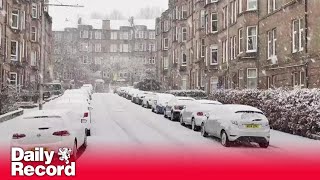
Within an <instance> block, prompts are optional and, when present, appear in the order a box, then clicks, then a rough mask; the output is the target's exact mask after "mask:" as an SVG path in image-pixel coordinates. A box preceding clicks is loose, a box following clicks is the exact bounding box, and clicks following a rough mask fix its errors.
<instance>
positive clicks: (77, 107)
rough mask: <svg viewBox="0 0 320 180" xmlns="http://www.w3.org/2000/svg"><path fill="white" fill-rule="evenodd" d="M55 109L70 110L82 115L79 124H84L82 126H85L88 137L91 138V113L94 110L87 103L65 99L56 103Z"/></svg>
mask: <svg viewBox="0 0 320 180" xmlns="http://www.w3.org/2000/svg"><path fill="white" fill-rule="evenodd" d="M53 109H69V110H72V111H74V112H77V113H80V114H81V117H80V119H79V122H82V124H83V125H84V127H85V131H86V134H87V136H91V132H92V131H91V124H92V119H91V112H92V110H93V108H92V107H91V106H90V105H89V104H88V103H87V102H86V101H83V100H78V99H67V98H65V99H61V100H58V101H57V102H55V103H54V106H53Z"/></svg>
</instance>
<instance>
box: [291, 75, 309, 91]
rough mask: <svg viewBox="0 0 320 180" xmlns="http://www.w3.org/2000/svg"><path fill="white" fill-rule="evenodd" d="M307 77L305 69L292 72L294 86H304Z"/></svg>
mask: <svg viewBox="0 0 320 180" xmlns="http://www.w3.org/2000/svg"><path fill="white" fill-rule="evenodd" d="M305 77H306V72H304V71H298V72H294V73H293V74H292V84H293V87H298V88H301V87H304V85H305Z"/></svg>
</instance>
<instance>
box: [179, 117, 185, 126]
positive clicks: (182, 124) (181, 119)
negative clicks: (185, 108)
mask: <svg viewBox="0 0 320 180" xmlns="http://www.w3.org/2000/svg"><path fill="white" fill-rule="evenodd" d="M180 125H181V126H186V124H185V123H184V122H183V117H182V116H180Z"/></svg>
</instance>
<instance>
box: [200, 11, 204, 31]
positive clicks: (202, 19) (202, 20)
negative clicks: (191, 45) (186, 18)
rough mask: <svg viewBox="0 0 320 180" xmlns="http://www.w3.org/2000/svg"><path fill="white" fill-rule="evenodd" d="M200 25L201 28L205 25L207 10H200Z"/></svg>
mask: <svg viewBox="0 0 320 180" xmlns="http://www.w3.org/2000/svg"><path fill="white" fill-rule="evenodd" d="M200 26H201V28H204V26H205V10H201V12H200Z"/></svg>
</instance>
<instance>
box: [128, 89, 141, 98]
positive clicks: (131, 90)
mask: <svg viewBox="0 0 320 180" xmlns="http://www.w3.org/2000/svg"><path fill="white" fill-rule="evenodd" d="M137 93H139V89H130V90H129V91H128V94H127V97H126V98H127V99H128V100H130V101H131V100H132V97H133V96H134V95H135V94H137Z"/></svg>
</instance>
